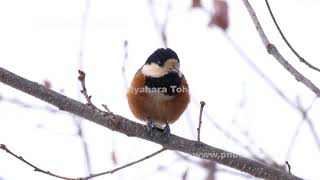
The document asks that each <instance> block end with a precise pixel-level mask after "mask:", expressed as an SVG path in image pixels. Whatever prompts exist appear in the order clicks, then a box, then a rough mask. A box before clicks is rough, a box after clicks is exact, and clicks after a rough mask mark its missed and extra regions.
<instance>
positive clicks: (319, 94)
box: [242, 0, 320, 97]
mask: <svg viewBox="0 0 320 180" xmlns="http://www.w3.org/2000/svg"><path fill="white" fill-rule="evenodd" d="M242 2H243V4H244V5H245V7H246V8H247V10H248V12H249V14H250V16H251V19H252V21H253V23H254V25H255V26H256V29H257V31H258V33H259V36H260V38H261V40H262V42H263V45H264V46H265V48H266V49H267V51H268V53H269V54H271V55H272V56H273V57H274V58H275V59H276V60H277V61H278V62H279V63H280V64H281V65H282V66H283V67H284V68H285V69H286V70H287V71H288V72H289V73H290V74H291V75H292V76H293V77H295V79H296V80H297V81H298V82H301V83H303V84H304V85H305V86H306V87H308V88H309V89H310V90H311V91H313V92H314V93H315V94H316V95H317V97H320V89H319V88H318V87H317V86H316V85H315V84H314V83H313V82H311V81H310V80H309V79H307V78H306V77H304V76H303V75H302V74H301V73H300V72H299V71H298V70H296V69H295V68H294V67H293V66H292V65H291V64H290V63H289V62H288V61H287V60H286V59H284V57H283V56H282V55H281V54H280V53H279V51H278V49H277V48H276V46H275V45H273V44H271V43H270V41H269V39H268V37H267V36H266V34H265V33H264V30H263V28H262V26H261V24H260V22H259V20H258V17H257V15H256V13H255V11H254V9H253V8H252V6H251V4H250V3H249V1H248V0H242Z"/></svg>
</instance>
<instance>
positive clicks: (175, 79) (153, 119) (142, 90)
mask: <svg viewBox="0 0 320 180" xmlns="http://www.w3.org/2000/svg"><path fill="white" fill-rule="evenodd" d="M127 100H128V105H129V108H130V110H131V112H132V113H133V115H134V116H135V117H136V118H137V119H139V120H141V121H144V122H146V123H147V127H148V131H149V130H152V129H155V128H159V126H160V127H161V128H159V129H161V130H162V131H163V133H164V134H165V135H166V136H169V134H170V126H169V124H172V123H174V122H176V121H177V120H178V119H179V117H180V116H181V115H182V114H183V112H184V111H185V110H186V108H187V106H188V104H189V102H190V94H189V86H188V83H187V80H186V78H185V76H184V75H183V73H182V72H181V71H180V60H179V58H178V55H177V53H176V52H174V51H173V50H172V49H170V48H159V49H157V50H155V51H154V52H153V53H152V54H151V55H150V56H149V57H148V58H147V60H146V62H145V64H144V65H143V66H142V67H141V68H140V69H138V71H137V72H136V74H135V75H134V77H133V80H132V81H131V85H130V87H129V88H128V91H127Z"/></svg>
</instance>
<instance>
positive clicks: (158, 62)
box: [141, 48, 182, 78]
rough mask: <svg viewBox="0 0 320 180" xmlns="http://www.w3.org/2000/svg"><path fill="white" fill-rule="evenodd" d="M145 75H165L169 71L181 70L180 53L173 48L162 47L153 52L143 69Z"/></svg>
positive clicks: (156, 76) (176, 71)
mask: <svg viewBox="0 0 320 180" xmlns="http://www.w3.org/2000/svg"><path fill="white" fill-rule="evenodd" d="M141 71H142V73H143V74H144V75H145V76H150V77H154V78H159V77H163V76H164V75H166V74H168V73H172V72H173V73H174V72H175V73H178V74H179V76H181V75H182V74H181V72H180V62H179V58H178V55H177V54H176V53H175V52H174V51H173V50H172V49H169V48H167V49H164V48H160V49H157V50H156V51H155V52H153V53H152V54H151V55H150V56H149V57H148V59H147V61H146V63H145V64H144V65H143V67H142V69H141Z"/></svg>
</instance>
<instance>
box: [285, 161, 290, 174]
mask: <svg viewBox="0 0 320 180" xmlns="http://www.w3.org/2000/svg"><path fill="white" fill-rule="evenodd" d="M286 165H287V166H288V171H289V173H290V174H291V166H290V164H289V162H288V161H286Z"/></svg>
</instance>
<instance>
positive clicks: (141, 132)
mask: <svg viewBox="0 0 320 180" xmlns="http://www.w3.org/2000/svg"><path fill="white" fill-rule="evenodd" d="M0 82H2V83H4V84H7V85H9V86H11V87H13V88H16V89H18V90H20V91H23V92H25V93H27V94H29V95H31V96H34V97H36V98H39V99H41V100H42V101H45V102H47V103H49V104H52V105H54V106H56V107H58V108H59V109H60V110H63V111H67V112H70V113H73V114H76V115H78V116H80V117H82V118H85V119H87V120H89V121H92V122H94V123H97V124H99V125H101V126H104V127H106V128H108V129H111V130H113V131H117V132H120V133H123V134H126V135H127V136H130V137H137V138H141V139H145V140H147V141H151V142H154V143H157V144H160V145H161V146H163V148H165V149H168V150H175V151H180V152H184V153H187V154H189V155H192V156H197V157H199V158H202V159H207V160H210V161H214V162H217V163H219V164H222V165H225V166H228V167H231V168H234V169H237V170H239V171H242V172H246V173H248V174H251V175H252V176H255V177H259V178H265V179H290V180H291V179H295V180H296V179H300V178H298V177H296V176H294V175H292V174H289V173H286V172H284V171H282V170H280V169H276V168H273V167H270V166H267V165H265V164H262V163H260V162H256V161H253V160H250V159H247V158H244V157H242V156H240V155H237V154H233V153H231V152H228V151H225V150H221V149H218V148H215V147H212V146H209V145H207V144H205V143H202V142H197V141H192V140H188V139H185V138H182V137H179V136H176V135H173V134H171V135H170V136H169V137H168V138H164V136H163V132H162V131H157V130H154V131H151V132H148V130H147V126H144V125H142V124H139V123H136V122H133V121H131V120H129V119H126V118H124V117H122V116H120V115H116V114H113V113H109V112H105V113H101V112H97V111H94V110H92V108H90V107H89V106H87V105H86V104H83V103H81V102H78V101H76V100H74V99H71V98H68V97H66V96H64V95H62V94H59V93H57V92H55V91H53V90H50V89H48V88H46V87H44V86H42V85H40V84H38V83H36V82H32V81H29V80H27V79H24V78H22V77H20V76H17V75H15V74H13V73H11V72H9V71H7V70H5V69H3V68H1V67H0Z"/></svg>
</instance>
